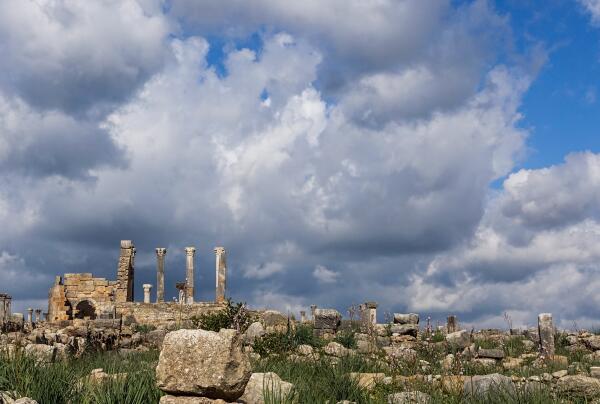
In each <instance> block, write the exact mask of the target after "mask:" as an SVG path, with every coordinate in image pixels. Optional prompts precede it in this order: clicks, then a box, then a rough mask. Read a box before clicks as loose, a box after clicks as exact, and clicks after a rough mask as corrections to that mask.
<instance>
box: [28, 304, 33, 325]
mask: <svg viewBox="0 0 600 404" xmlns="http://www.w3.org/2000/svg"><path fill="white" fill-rule="evenodd" d="M32 322H33V309H32V308H31V307H30V308H28V309H27V323H28V324H31V323H32Z"/></svg>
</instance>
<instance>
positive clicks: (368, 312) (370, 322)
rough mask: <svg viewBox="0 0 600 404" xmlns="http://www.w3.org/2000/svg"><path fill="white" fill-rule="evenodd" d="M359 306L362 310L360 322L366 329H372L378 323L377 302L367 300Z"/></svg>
mask: <svg viewBox="0 0 600 404" xmlns="http://www.w3.org/2000/svg"><path fill="white" fill-rule="evenodd" d="M358 308H359V310H360V322H361V325H362V327H363V328H364V329H371V328H372V327H373V326H374V325H375V324H377V303H375V302H365V303H363V304H361V305H360V306H358Z"/></svg>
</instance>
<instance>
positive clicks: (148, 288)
mask: <svg viewBox="0 0 600 404" xmlns="http://www.w3.org/2000/svg"><path fill="white" fill-rule="evenodd" d="M142 288H144V303H150V293H151V292H152V285H151V284H149V283H144V284H143V285H142Z"/></svg>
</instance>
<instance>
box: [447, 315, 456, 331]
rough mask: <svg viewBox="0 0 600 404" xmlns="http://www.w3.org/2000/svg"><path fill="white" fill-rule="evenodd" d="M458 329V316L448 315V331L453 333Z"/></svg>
mask: <svg viewBox="0 0 600 404" xmlns="http://www.w3.org/2000/svg"><path fill="white" fill-rule="evenodd" d="M456 331H458V319H457V318H456V316H448V318H447V321H446V332H447V333H448V334H451V333H453V332H456Z"/></svg>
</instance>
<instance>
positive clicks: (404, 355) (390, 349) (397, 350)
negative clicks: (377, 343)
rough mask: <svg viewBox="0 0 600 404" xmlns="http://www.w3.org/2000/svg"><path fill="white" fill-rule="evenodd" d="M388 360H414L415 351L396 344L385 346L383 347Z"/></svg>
mask: <svg viewBox="0 0 600 404" xmlns="http://www.w3.org/2000/svg"><path fill="white" fill-rule="evenodd" d="M383 351H384V352H385V353H386V356H387V358H388V360H401V361H404V362H414V361H415V360H417V351H415V350H414V349H410V348H402V347H397V346H386V347H384V348H383Z"/></svg>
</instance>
